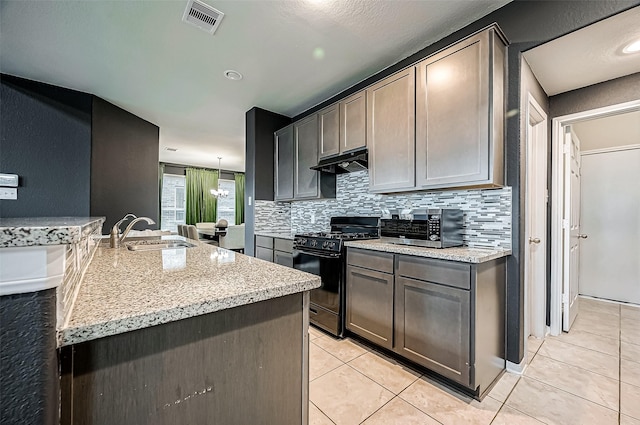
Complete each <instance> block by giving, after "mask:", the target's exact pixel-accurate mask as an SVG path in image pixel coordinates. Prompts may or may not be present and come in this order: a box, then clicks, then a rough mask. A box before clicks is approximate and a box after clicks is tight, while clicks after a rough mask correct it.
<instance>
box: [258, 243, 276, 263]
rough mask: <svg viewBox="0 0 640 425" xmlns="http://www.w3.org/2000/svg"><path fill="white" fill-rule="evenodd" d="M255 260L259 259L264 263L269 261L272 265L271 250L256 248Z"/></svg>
mask: <svg viewBox="0 0 640 425" xmlns="http://www.w3.org/2000/svg"><path fill="white" fill-rule="evenodd" d="M256 258H259V259H261V260H265V261H271V262H272V263H273V250H272V249H269V248H263V247H261V246H257V247H256Z"/></svg>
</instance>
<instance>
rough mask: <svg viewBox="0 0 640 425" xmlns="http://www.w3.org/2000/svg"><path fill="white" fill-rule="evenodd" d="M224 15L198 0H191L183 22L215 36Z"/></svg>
mask: <svg viewBox="0 0 640 425" xmlns="http://www.w3.org/2000/svg"><path fill="white" fill-rule="evenodd" d="M223 16H224V13H222V12H220V11H219V10H216V9H214V8H213V7H211V6H209V5H208V4H205V3H202V2H201V1H198V0H189V2H188V3H187V8H186V9H185V11H184V15H183V16H182V20H183V21H184V22H188V23H190V24H191V25H195V26H196V27H198V28H200V29H201V30H203V31H206V32H208V33H209V34H213V33H214V32H215V31H216V30H217V29H218V26H219V25H220V21H222V17H223Z"/></svg>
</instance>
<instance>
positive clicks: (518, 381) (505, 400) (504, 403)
mask: <svg viewBox="0 0 640 425" xmlns="http://www.w3.org/2000/svg"><path fill="white" fill-rule="evenodd" d="M542 342H543V343H544V339H543V340H542ZM540 347H542V344H540V346H538V350H539V349H540ZM537 352H538V351H537V350H536V353H537ZM533 356H534V357H535V354H534V355H533ZM532 360H533V357H532ZM503 376H504V375H503ZM523 376H524V375H521V376H519V377H518V380H517V381H516V383H515V385H514V386H513V388H511V391H509V394H507V396H506V397H505V398H504V401H502V402H501V403H502V405H501V406H500V408H499V409H498V411H497V412H496V415H495V416H494V417H493V419H491V422H489V424H492V423H493V422H494V421H495V420H496V418H497V417H498V415H499V414H500V412H502V409H504V406H507V400H509V397H511V394H513V392H514V391H515V389H516V387H517V386H518V384H519V383H520V379H521V378H522V377H523ZM500 379H502V378H500ZM496 385H497V384H496ZM490 392H491V391H490ZM487 397H489V398H492V399H494V400H496V401H498V402H500V400H497V399H495V398H493V397H491V395H490V394H487ZM507 407H509V408H510V409H512V407H511V406H507ZM514 410H517V411H518V412H520V411H519V410H518V409H514ZM520 413H522V414H523V415H525V416H529V415H527V414H526V413H524V412H520ZM529 417H532V416H529ZM534 419H536V418H534Z"/></svg>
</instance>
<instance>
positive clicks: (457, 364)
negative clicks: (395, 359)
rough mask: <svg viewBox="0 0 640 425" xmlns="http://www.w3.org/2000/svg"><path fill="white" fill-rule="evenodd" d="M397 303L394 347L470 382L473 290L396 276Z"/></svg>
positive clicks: (444, 372)
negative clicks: (470, 333) (471, 295)
mask: <svg viewBox="0 0 640 425" xmlns="http://www.w3.org/2000/svg"><path fill="white" fill-rule="evenodd" d="M394 304H395V347H394V351H396V352H397V353H398V354H400V355H402V356H404V357H406V358H407V359H409V360H411V361H414V362H416V363H418V364H421V365H423V366H426V367H428V368H429V369H431V370H433V371H434V372H438V373H439V374H440V375H442V376H445V377H447V378H449V379H452V380H454V381H456V382H458V383H460V384H462V385H464V386H469V384H470V383H471V382H470V373H469V372H470V355H471V350H470V348H469V346H470V335H469V331H470V326H471V320H470V312H471V308H470V307H471V306H470V291H468V290H464V289H458V288H451V287H448V286H444V285H438V284H435V283H430V282H423V281H419V280H414V279H407V278H404V277H397V278H396V294H395V303H394Z"/></svg>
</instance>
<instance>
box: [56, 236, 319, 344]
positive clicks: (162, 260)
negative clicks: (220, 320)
mask: <svg viewBox="0 0 640 425" xmlns="http://www.w3.org/2000/svg"><path fill="white" fill-rule="evenodd" d="M166 238H169V239H183V240H187V241H189V242H192V243H195V244H197V246H196V247H193V248H177V249H164V250H157V251H147V252H134V251H129V250H128V249H127V248H126V246H123V247H121V248H118V249H112V248H108V247H105V246H100V247H99V248H98V249H97V251H96V253H95V255H94V257H93V260H92V262H91V264H90V265H89V267H88V269H87V271H86V274H85V276H84V279H83V281H82V283H81V287H80V290H79V293H78V297H77V299H76V302H75V305H74V307H73V311H72V313H71V317H70V319H69V321H68V323H67V324H65V326H63V327H62V328H61V329H59V330H58V346H59V347H62V346H66V345H71V344H78V343H81V342H85V341H89V340H93V339H97V338H103V337H106V336H110V335H116V334H119V333H123V332H128V331H133V330H136V329H141V328H146V327H149V326H155V325H160V324H163V323H167V322H172V321H176V320H181V319H186V318H189V317H193V316H197V315H201V314H207V313H212V312H215V311H220V310H224V309H228V308H232V307H237V306H241V305H246V304H251V303H255V302H259V301H264V300H268V299H272V298H277V297H282V296H285V295H290V294H295V293H299V292H304V291H309V290H311V289H315V288H318V287H319V286H320V278H319V277H317V276H315V275H312V274H309V273H305V272H301V271H298V270H294V269H291V268H288V267H283V266H280V265H277V264H273V263H269V262H267V261H263V260H260V259H258V258H254V257H249V256H246V255H243V254H239V253H236V252H234V251H228V250H226V249H222V248H218V247H216V246H212V245H207V244H205V243H200V242H197V241H193V240H188V239H185V238H182V237H179V236H174V235H172V236H164V237H163V239H166Z"/></svg>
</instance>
